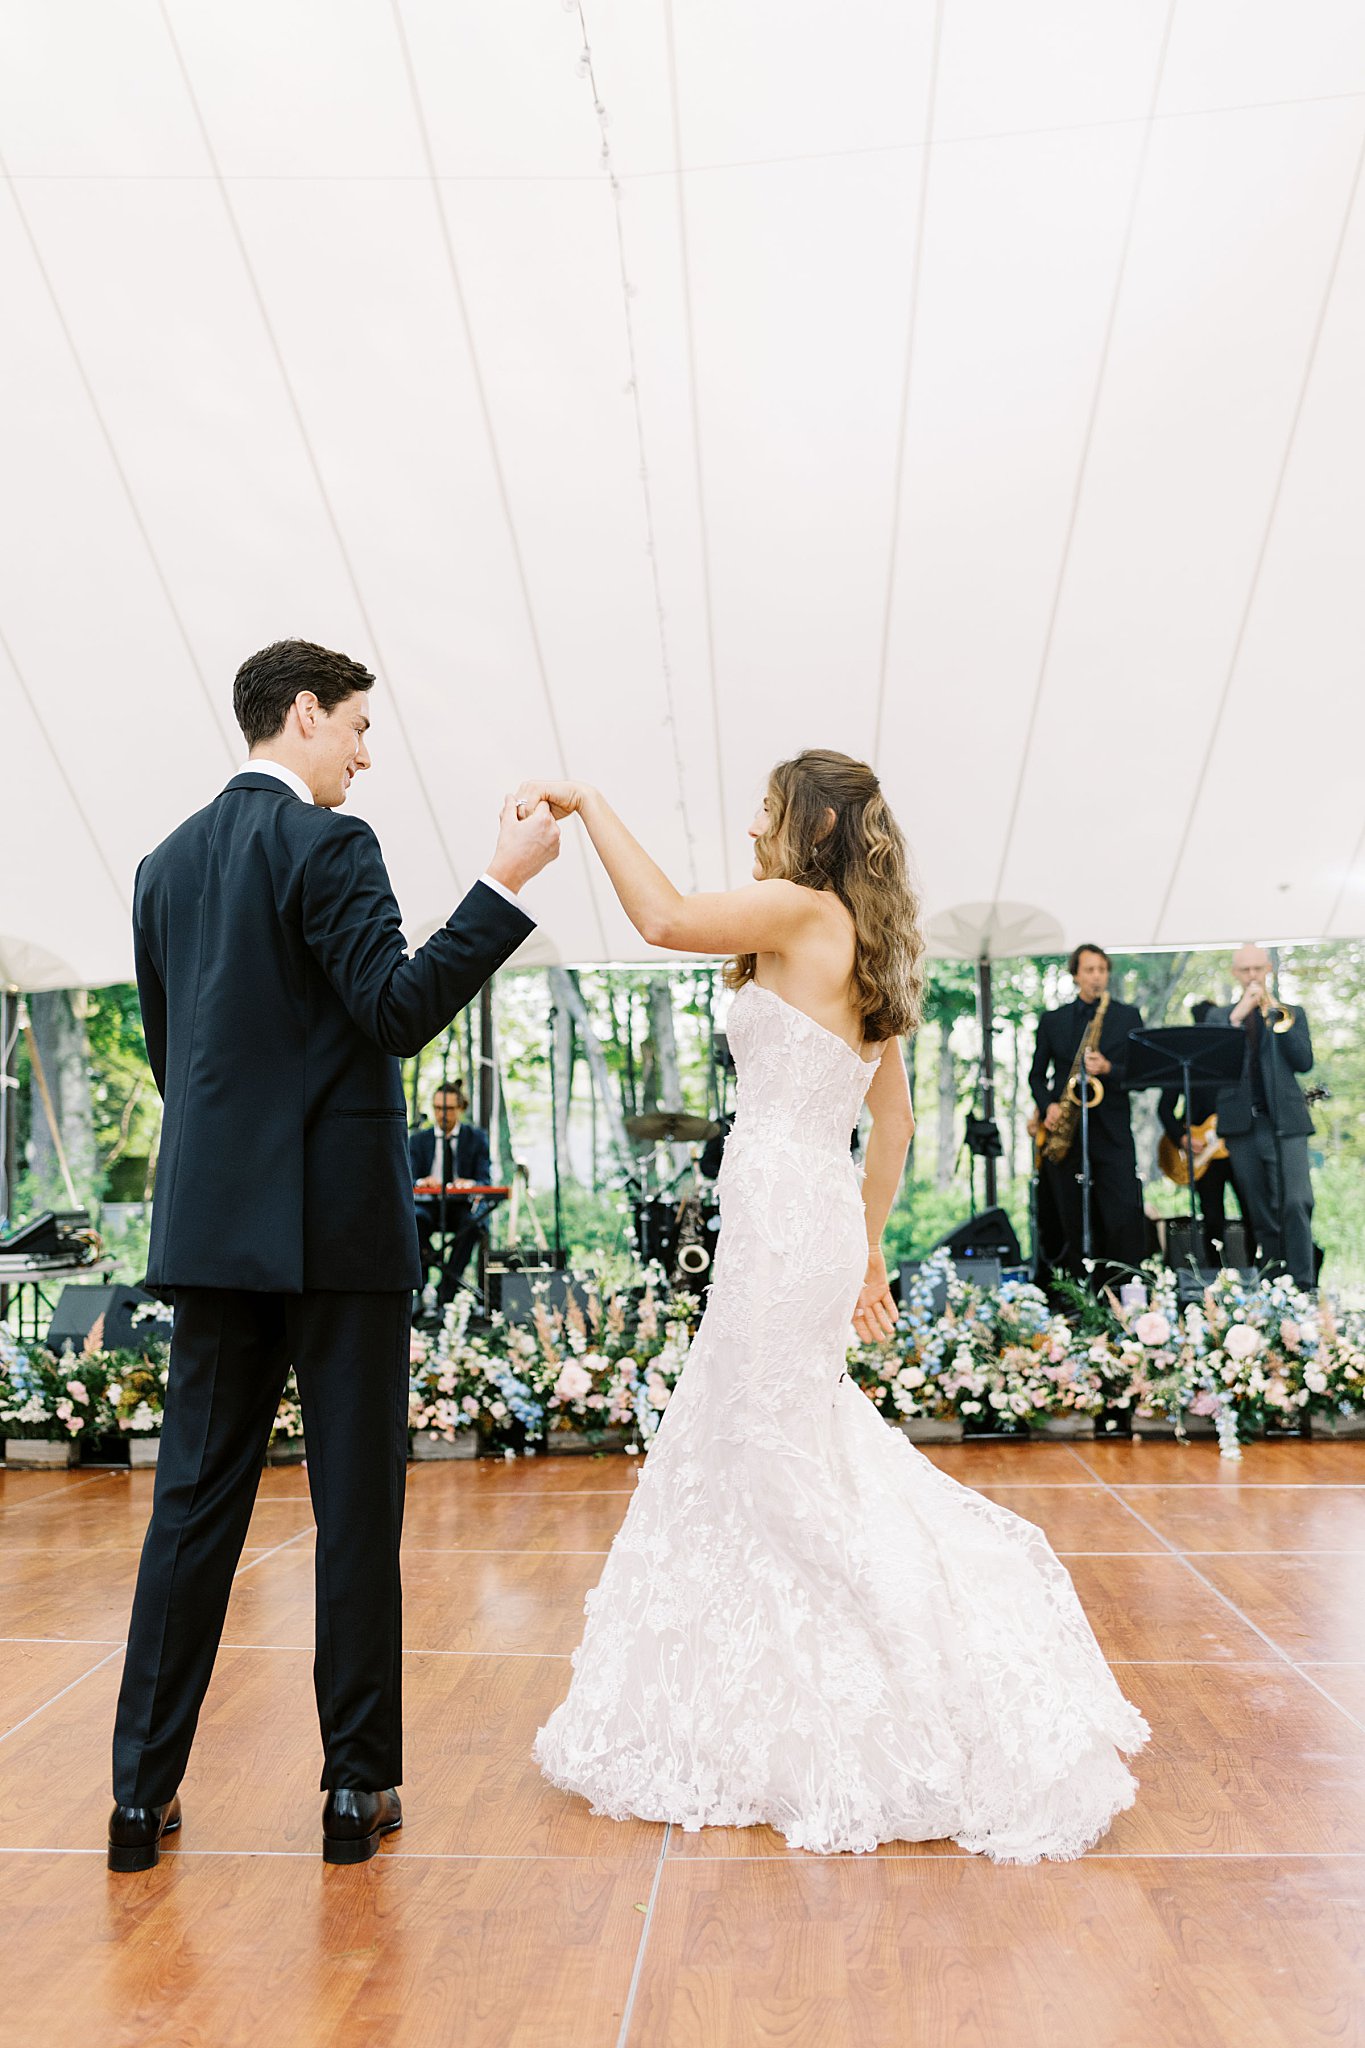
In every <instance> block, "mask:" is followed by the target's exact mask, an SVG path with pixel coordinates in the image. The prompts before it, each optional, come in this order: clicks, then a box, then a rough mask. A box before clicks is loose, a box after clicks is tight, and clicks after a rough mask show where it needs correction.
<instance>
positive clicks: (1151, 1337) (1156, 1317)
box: [1133, 1309, 1171, 1348]
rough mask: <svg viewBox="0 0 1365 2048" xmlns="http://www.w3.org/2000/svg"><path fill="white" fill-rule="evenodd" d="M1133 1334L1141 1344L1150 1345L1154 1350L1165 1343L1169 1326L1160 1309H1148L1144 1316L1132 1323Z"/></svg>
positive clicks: (1169, 1329)
mask: <svg viewBox="0 0 1365 2048" xmlns="http://www.w3.org/2000/svg"><path fill="white" fill-rule="evenodd" d="M1133 1333H1134V1335H1135V1336H1136V1337H1137V1338H1138V1340H1139V1341H1140V1342H1141V1343H1143V1344H1150V1345H1152V1346H1153V1348H1155V1346H1156V1345H1158V1344H1164V1343H1166V1342H1167V1340H1168V1339H1169V1337H1170V1334H1171V1326H1170V1324H1169V1323H1168V1322H1167V1320H1166V1318H1165V1316H1163V1315H1162V1313H1161V1311H1160V1309H1148V1311H1147V1313H1146V1315H1142V1316H1139V1317H1138V1319H1137V1321H1136V1322H1135V1323H1134V1325H1133Z"/></svg>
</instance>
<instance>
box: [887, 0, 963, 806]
mask: <svg viewBox="0 0 1365 2048" xmlns="http://www.w3.org/2000/svg"><path fill="white" fill-rule="evenodd" d="M945 11H946V0H936V4H935V7H934V26H933V32H932V38H931V43H930V55H929V84H928V90H927V92H926V94H925V107H924V147H923V158H922V163H921V168H920V179H919V191H918V193H917V194H916V197H915V244H914V254H913V256H912V258H911V262H910V304H909V308H908V310H907V317H906V323H905V366H904V369H903V371H902V375H901V402H900V418H899V421H898V423H897V428H896V458H895V462H894V465H893V468H892V479H891V535H890V540H889V542H888V545H887V557H886V598H885V602H884V604H883V607H882V644H881V659H880V663H879V666H878V672H877V708H876V711H875V714H874V716H873V721H872V766H873V767H874V769H878V770H880V761H881V751H882V722H883V719H884V718H885V715H886V680H887V671H888V668H889V666H890V659H891V621H892V618H893V616H894V612H895V600H896V563H897V559H898V557H899V555H900V536H901V513H902V502H903V498H904V492H905V446H906V441H907V438H908V435H909V427H910V390H911V377H912V373H913V365H914V356H915V337H916V335H917V333H918V331H919V307H920V285H921V280H922V277H923V270H924V239H925V234H926V231H927V226H928V219H929V183H930V177H931V173H932V170H933V161H934V157H933V149H934V118H935V115H936V113H937V109H938V67H939V55H940V52H941V50H942V47H943V17H944V13H945Z"/></svg>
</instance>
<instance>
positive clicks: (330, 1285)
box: [133, 769, 533, 1294]
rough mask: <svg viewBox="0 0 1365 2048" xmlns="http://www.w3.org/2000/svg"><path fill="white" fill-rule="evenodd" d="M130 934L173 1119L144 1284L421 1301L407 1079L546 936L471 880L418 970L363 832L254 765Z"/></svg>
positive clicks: (161, 864)
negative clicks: (418, 1058)
mask: <svg viewBox="0 0 1365 2048" xmlns="http://www.w3.org/2000/svg"><path fill="white" fill-rule="evenodd" d="M133 927H134V929H133V940H134V952H135V957H136V962H137V985H138V996H139V998H140V1000H141V1004H142V1020H143V1026H144V1028H145V1031H146V1037H147V1055H148V1058H149V1060H150V1062H151V1067H152V1072H153V1074H154V1075H155V1077H156V1085H157V1087H158V1088H159V1089H160V1091H161V1095H162V1098H163V1100H164V1102H165V1105H166V1108H165V1116H164V1120H163V1127H162V1137H161V1159H160V1169H159V1172H158V1175H157V1188H156V1201H155V1203H154V1205H153V1209H152V1239H151V1249H150V1253H149V1256H148V1261H147V1273H148V1280H149V1284H150V1285H152V1286H153V1287H161V1286H167V1287H222V1288H235V1289H245V1290H247V1291H252V1292H262V1293H281V1294H298V1293H301V1292H303V1291H304V1290H305V1289H323V1290H329V1291H340V1292H346V1293H364V1292H370V1291H376V1292H377V1291H385V1292H387V1291H390V1290H392V1291H400V1290H406V1289H409V1288H414V1287H416V1286H418V1285H419V1284H420V1270H419V1264H418V1256H417V1225H416V1219H415V1217H414V1214H413V1205H412V1175H411V1173H410V1171H409V1166H408V1148H407V1142H406V1140H407V1108H406V1104H405V1101H404V1097H403V1084H402V1076H401V1070H400V1066H399V1062H400V1060H402V1059H405V1058H408V1057H411V1055H413V1054H414V1053H418V1052H420V1051H421V1050H422V1048H423V1047H424V1046H425V1045H428V1044H429V1043H430V1041H431V1040H432V1039H433V1038H435V1037H436V1036H437V1035H438V1034H439V1033H440V1032H442V1031H444V1029H445V1028H446V1026H447V1025H448V1024H449V1022H450V1020H451V1019H452V1017H454V1016H455V1015H456V1013H457V1012H458V1011H460V1010H462V1009H463V1008H464V1007H465V1005H466V1004H467V1003H469V1002H471V1001H472V1000H473V998H474V997H475V996H476V995H477V994H478V992H479V990H480V989H481V988H482V986H483V984H484V983H485V982H486V981H487V980H488V978H489V976H490V975H491V974H493V973H494V972H495V971H496V970H497V969H498V968H499V967H501V965H502V964H503V962H504V961H505V960H506V959H507V958H508V957H509V956H510V955H511V954H512V953H513V952H515V951H516V948H517V947H518V946H519V945H520V944H521V942H522V940H523V939H524V938H525V937H526V935H527V933H528V932H529V931H531V930H532V929H533V921H532V919H530V918H528V917H527V916H526V914H525V912H524V911H522V910H520V909H518V908H517V907H516V906H515V905H514V904H512V903H509V902H508V901H507V900H506V899H505V898H504V897H502V896H500V895H499V894H498V893H497V891H496V890H495V889H489V888H487V887H485V886H484V884H483V883H481V882H476V883H475V885H474V887H473V888H472V889H471V890H470V891H469V894H468V895H467V896H466V897H465V899H464V901H463V902H462V903H461V904H460V906H459V908H458V909H457V910H455V911H454V912H453V913H452V915H451V917H450V918H449V920H448V921H447V922H446V923H445V924H444V925H443V926H442V927H441V928H440V930H439V931H437V932H434V933H433V934H432V936H431V938H429V939H428V940H427V943H426V944H425V945H424V946H423V947H421V948H420V950H419V951H418V952H416V953H415V954H413V955H412V957H411V958H409V957H408V952H407V948H406V946H405V944H404V941H403V934H402V930H401V928H400V922H399V912H398V905H397V903H396V902H395V901H394V896H393V890H392V889H391V888H390V886H389V878H388V874H387V872H386V870H385V867H384V861H383V857H382V855H381V853H380V851H379V842H378V840H377V839H376V838H375V836H374V833H373V832H372V831H371V829H370V827H369V826H368V825H367V824H366V823H365V822H364V820H363V819H362V818H358V817H348V816H347V815H346V814H345V813H344V812H343V811H341V810H334V811H333V810H324V809H322V808H321V807H320V806H318V805H315V804H308V803H304V802H302V801H301V800H300V798H299V797H297V796H295V795H294V794H293V793H292V792H291V791H290V790H289V789H288V788H286V786H285V785H284V784H283V783H282V782H280V781H279V780H278V779H277V778H276V777H274V776H271V775H262V774H260V773H258V772H255V771H253V770H250V769H248V770H246V771H244V772H243V773H242V774H240V775H236V776H234V777H233V779H232V781H231V782H230V783H229V784H228V785H227V788H226V789H225V790H224V791H223V792H222V794H221V795H220V796H218V797H216V798H215V799H214V801H213V802H212V803H211V804H209V805H208V806H207V807H206V808H205V809H204V810H202V811H197V812H196V813H195V815H194V816H193V817H192V818H188V819H187V820H186V821H185V823H184V824H183V825H181V826H180V827H179V828H178V829H177V830H176V831H174V832H172V833H171V835H170V837H169V838H168V839H165V840H163V841H162V843H161V845H160V846H158V847H157V848H156V850H155V851H154V852H152V853H149V854H148V855H147V858H146V859H145V860H144V861H143V863H142V865H141V867H140V868H139V869H138V875H137V885H136V889H135V892H134V906H133Z"/></svg>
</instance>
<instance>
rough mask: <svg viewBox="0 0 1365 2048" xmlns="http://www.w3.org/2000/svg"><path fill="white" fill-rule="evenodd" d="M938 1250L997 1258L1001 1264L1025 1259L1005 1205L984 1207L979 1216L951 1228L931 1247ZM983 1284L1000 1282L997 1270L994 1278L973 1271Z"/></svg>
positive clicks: (960, 1255)
mask: <svg viewBox="0 0 1365 2048" xmlns="http://www.w3.org/2000/svg"><path fill="white" fill-rule="evenodd" d="M932 1249H933V1250H934V1251H936V1252H938V1251H950V1252H951V1253H952V1255H953V1258H954V1259H955V1260H956V1259H983V1258H994V1259H995V1260H997V1262H998V1263H999V1264H1000V1265H1002V1266H1017V1265H1020V1264H1021V1263H1022V1259H1023V1254H1022V1253H1021V1251H1020V1249H1019V1239H1018V1237H1017V1236H1016V1235H1015V1229H1014V1225H1013V1224H1012V1223H1011V1222H1010V1219H1009V1217H1008V1216H1007V1215H1006V1213H1005V1211H1004V1210H1003V1209H983V1210H982V1211H981V1213H980V1215H979V1216H969V1217H968V1219H967V1221H966V1222H965V1223H959V1224H958V1226H957V1228H956V1229H955V1230H950V1231H948V1232H947V1233H946V1234H945V1235H944V1236H943V1237H941V1238H940V1239H939V1241H938V1243H937V1244H936V1245H934V1246H933V1247H932ZM973 1277H974V1278H977V1279H979V1280H980V1283H981V1285H982V1286H983V1287H989V1286H992V1285H994V1286H996V1287H998V1286H999V1285H1000V1275H999V1273H998V1272H997V1274H996V1276H995V1279H994V1281H993V1282H992V1281H990V1280H988V1279H986V1278H985V1277H984V1275H973Z"/></svg>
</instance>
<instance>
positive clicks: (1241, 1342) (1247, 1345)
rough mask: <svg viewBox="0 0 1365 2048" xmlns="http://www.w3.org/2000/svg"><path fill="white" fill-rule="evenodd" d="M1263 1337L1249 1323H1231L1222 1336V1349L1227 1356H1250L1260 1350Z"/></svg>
mask: <svg viewBox="0 0 1365 2048" xmlns="http://www.w3.org/2000/svg"><path fill="white" fill-rule="evenodd" d="M1263 1342H1264V1339H1263V1338H1262V1336H1261V1333H1260V1331H1259V1330H1255V1329H1253V1328H1252V1326H1251V1324H1250V1323H1233V1324H1232V1326H1231V1328H1230V1329H1229V1330H1228V1332H1227V1334H1226V1336H1225V1337H1224V1338H1223V1349H1224V1351H1226V1352H1227V1354H1228V1357H1229V1358H1250V1357H1251V1356H1252V1354H1253V1353H1254V1352H1257V1351H1259V1350H1260V1348H1261V1345H1262V1343H1263Z"/></svg>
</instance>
